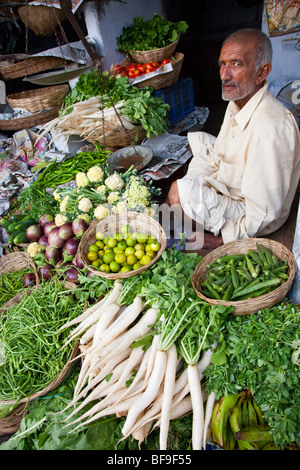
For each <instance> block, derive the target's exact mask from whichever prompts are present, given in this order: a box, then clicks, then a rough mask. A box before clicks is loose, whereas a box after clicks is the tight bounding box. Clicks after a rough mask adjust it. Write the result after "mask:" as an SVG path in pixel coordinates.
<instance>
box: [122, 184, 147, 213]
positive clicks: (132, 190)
mask: <svg viewBox="0 0 300 470" xmlns="http://www.w3.org/2000/svg"><path fill="white" fill-rule="evenodd" d="M150 196H151V193H150V192H149V190H148V188H147V186H145V185H142V184H140V182H139V180H138V179H135V178H133V179H131V181H130V183H129V185H128V186H127V188H126V190H125V191H124V193H123V197H125V198H126V199H127V204H128V208H129V209H132V208H134V207H136V206H147V205H148V204H149V199H150Z"/></svg>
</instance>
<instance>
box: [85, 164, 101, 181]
mask: <svg viewBox="0 0 300 470" xmlns="http://www.w3.org/2000/svg"><path fill="white" fill-rule="evenodd" d="M87 177H88V179H89V180H90V181H91V183H99V182H100V181H101V180H102V178H103V170H102V168H100V166H97V165H94V166H92V167H91V168H90V169H89V170H88V172H87Z"/></svg>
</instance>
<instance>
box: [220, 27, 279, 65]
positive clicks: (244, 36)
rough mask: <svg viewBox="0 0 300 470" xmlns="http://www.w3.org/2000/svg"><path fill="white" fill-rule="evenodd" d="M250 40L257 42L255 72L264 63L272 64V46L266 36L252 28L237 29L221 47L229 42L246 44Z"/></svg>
mask: <svg viewBox="0 0 300 470" xmlns="http://www.w3.org/2000/svg"><path fill="white" fill-rule="evenodd" d="M251 39H256V40H257V51H256V54H257V55H256V68H257V70H258V69H259V68H260V67H261V66H262V65H263V64H265V63H267V62H268V63H270V64H272V56H273V50H272V44H271V41H270V39H269V38H268V36H267V35H266V34H265V33H263V32H262V31H260V30H259V29H254V28H242V29H238V30H237V31H235V32H234V33H231V34H230V35H229V36H228V37H227V38H226V39H225V41H224V42H223V45H224V44H226V43H227V42H230V41H237V42H248V41H249V40H251Z"/></svg>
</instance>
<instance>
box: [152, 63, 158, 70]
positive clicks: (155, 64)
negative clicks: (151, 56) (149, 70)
mask: <svg viewBox="0 0 300 470" xmlns="http://www.w3.org/2000/svg"><path fill="white" fill-rule="evenodd" d="M151 65H152V67H153V68H155V69H157V68H158V67H159V63H158V62H152V63H151Z"/></svg>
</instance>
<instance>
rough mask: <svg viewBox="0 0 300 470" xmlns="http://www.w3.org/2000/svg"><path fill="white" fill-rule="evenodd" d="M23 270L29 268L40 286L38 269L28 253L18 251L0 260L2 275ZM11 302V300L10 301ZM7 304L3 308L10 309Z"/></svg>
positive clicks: (0, 272)
mask: <svg viewBox="0 0 300 470" xmlns="http://www.w3.org/2000/svg"><path fill="white" fill-rule="evenodd" d="M23 268H28V270H30V271H33V273H34V275H35V281H36V285H39V282H40V280H39V275H38V272H37V269H36V264H35V263H34V261H33V260H32V258H31V257H30V256H29V254H28V253H26V252H24V251H17V252H13V253H8V254H7V255H4V256H2V257H1V258H0V274H7V273H12V272H15V271H20V270H21V269H23ZM26 291H27V288H25V289H24V292H26ZM8 302H10V300H9V301H8ZM8 306H9V305H7V303H6V304H5V305H3V307H2V308H4V307H8Z"/></svg>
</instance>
